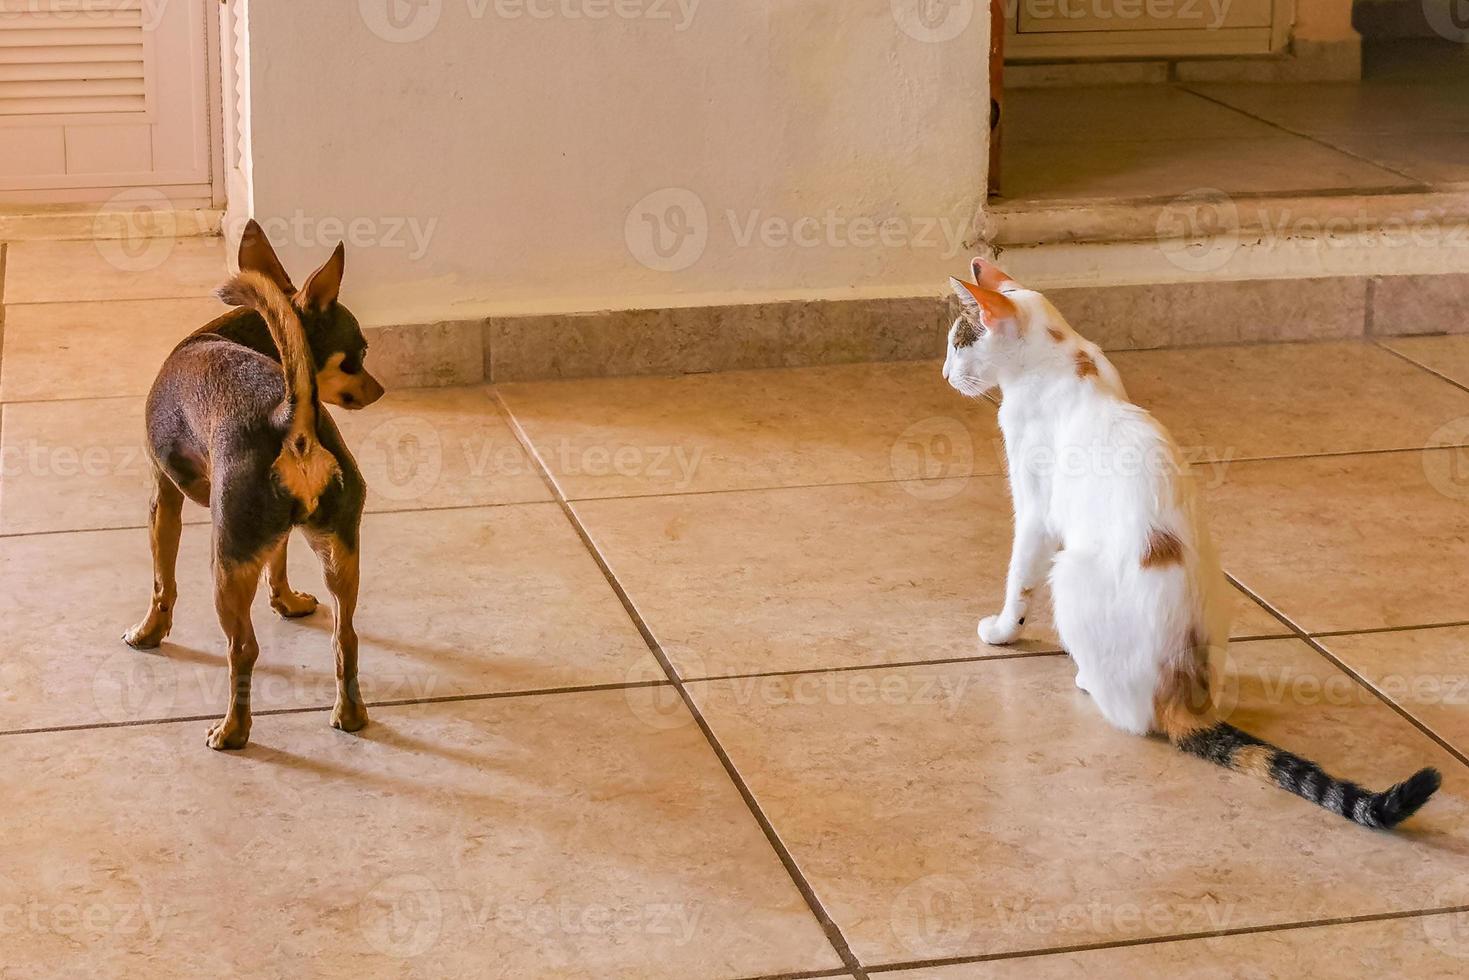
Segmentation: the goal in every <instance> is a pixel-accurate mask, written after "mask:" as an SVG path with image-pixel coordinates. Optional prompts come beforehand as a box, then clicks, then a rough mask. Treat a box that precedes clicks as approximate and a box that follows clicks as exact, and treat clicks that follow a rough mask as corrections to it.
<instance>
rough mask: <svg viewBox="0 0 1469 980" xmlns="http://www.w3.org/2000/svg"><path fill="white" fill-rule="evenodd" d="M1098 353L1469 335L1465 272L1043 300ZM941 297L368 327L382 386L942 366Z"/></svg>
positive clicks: (1053, 294) (1055, 292)
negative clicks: (938, 361)
mask: <svg viewBox="0 0 1469 980" xmlns="http://www.w3.org/2000/svg"><path fill="white" fill-rule="evenodd" d="M1046 295H1047V296H1049V297H1050V299H1051V301H1052V302H1054V303H1055V304H1056V307H1057V308H1058V309H1060V310H1061V312H1062V313H1063V314H1064V315H1065V316H1066V318H1067V319H1068V320H1070V321H1071V323H1072V324H1073V325H1074V326H1075V327H1076V328H1077V329H1078V330H1080V331H1081V332H1082V333H1083V334H1084V335H1086V336H1087V337H1089V338H1091V339H1092V340H1094V341H1096V342H1097V343H1099V344H1101V345H1102V346H1103V347H1105V348H1107V349H1108V350H1137V349H1145V348H1152V347H1188V346H1197V345H1203V344H1227V343H1263V342H1271V341H1305V340H1340V339H1349V338H1353V337H1368V336H1403V335H1408V334H1432V333H1469V316H1465V314H1464V308H1465V306H1466V303H1465V298H1466V297H1469V273H1463V274H1451V275H1405V276H1339V277H1326V278H1318V279H1251V280H1232V281H1204V282H1182V283H1178V282H1175V283H1154V284H1145V285H1100V286H1075V287H1068V288H1059V289H1052V290H1049V291H1048V292H1047V294H1046ZM955 316H957V310H956V309H955V306H954V303H953V302H952V301H951V300H950V299H948V298H946V297H933V298H929V297H908V298H897V299H875V300H843V301H839V302H783V303H755V304H749V305H744V306H713V307H684V308H677V309H665V310H631V311H623V312H606V313H587V314H575V315H567V316H521V317H493V318H489V319H481V320H462V321H454V322H447V323H433V324H422V325H410V326H401V327H376V328H372V329H369V330H368V340H369V343H370V344H371V346H372V353H371V356H370V360H369V363H370V364H371V366H372V369H373V371H374V372H375V373H377V375H378V376H379V377H380V378H381V379H382V381H383V383H384V384H386V385H388V386H389V387H390V388H418V387H438V386H447V385H470V384H481V383H484V382H505V381H543V380H556V379H571V378H591V377H611V376H617V375H637V374H697V373H703V372H708V371H731V370H740V369H748V368H777V367H808V366H813V365H818V364H849V363H856V362H861V361H907V360H922V359H925V358H938V357H941V356H942V354H943V350H944V338H945V336H946V333H947V331H948V327H949V324H950V323H952V321H953V318H954V317H955Z"/></svg>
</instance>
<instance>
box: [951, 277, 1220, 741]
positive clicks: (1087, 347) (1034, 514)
mask: <svg viewBox="0 0 1469 980" xmlns="http://www.w3.org/2000/svg"><path fill="white" fill-rule="evenodd" d="M978 278H980V279H981V280H984V279H985V278H986V276H983V275H981V276H978ZM988 278H990V280H991V284H992V285H994V286H996V287H997V288H996V289H995V290H994V292H997V293H999V294H1001V295H1002V296H1003V298H1004V299H1005V300H1008V301H1009V303H1011V304H1013V312H1014V315H1013V316H1008V315H1007V314H1008V313H1009V312H1010V311H1009V310H1008V309H1006V308H1005V304H1004V303H1000V302H995V303H991V304H990V305H991V306H993V307H996V308H997V309H994V310H984V309H981V305H980V302H979V300H978V299H977V298H976V296H975V294H974V292H973V290H971V288H970V287H968V286H966V285H965V284H964V283H962V282H961V281H959V280H952V282H951V284H952V286H953V288H954V291H955V293H956V294H957V295H958V296H959V299H960V301H961V302H962V303H963V304H964V307H965V311H966V314H967V316H961V317H960V319H959V320H958V321H956V322H955V324H954V327H953V328H952V329H951V331H950V342H949V348H948V356H947V358H946V360H945V363H944V377H945V378H946V379H948V381H949V383H950V384H951V385H953V386H954V387H955V388H956V389H958V390H959V391H960V392H962V393H964V394H966V395H971V396H974V395H980V394H984V393H986V392H988V391H990V390H992V389H994V388H995V387H998V388H999V389H1000V390H1001V392H1002V393H1003V400H1002V402H1001V405H1000V412H999V417H1000V429H1001V430H1002V432H1003V433H1004V436H1005V452H1006V456H1007V462H1008V465H1009V473H1010V487H1011V492H1012V496H1013V498H1014V507H1015V540H1014V548H1013V551H1012V554H1011V560H1010V573H1009V577H1008V580H1007V581H1006V585H1005V605H1004V608H1003V609H1001V610H1000V611H999V613H997V614H996V615H993V616H988V617H986V618H985V619H983V620H981V621H980V624H979V637H980V639H981V640H983V641H984V642H985V643H990V644H1006V643H1012V642H1014V641H1015V640H1016V639H1018V638H1019V636H1020V633H1021V630H1022V627H1023V623H1024V620H1025V619H1026V617H1027V615H1028V614H1029V612H1030V609H1031V605H1032V596H1033V592H1034V590H1035V588H1036V587H1037V586H1038V585H1039V584H1040V583H1041V582H1042V580H1043V579H1044V577H1045V576H1046V574H1047V573H1048V572H1049V575H1050V586H1051V600H1052V605H1053V611H1054V618H1055V624H1056V630H1057V633H1058V634H1059V636H1060V639H1061V643H1062V645H1063V646H1064V647H1065V648H1066V650H1067V651H1068V652H1069V653H1070V654H1071V656H1072V657H1073V658H1074V660H1075V661H1076V667H1077V674H1076V683H1077V686H1078V687H1081V688H1083V689H1084V690H1086V691H1087V692H1089V693H1090V694H1091V695H1092V697H1093V698H1094V699H1095V701H1096V704H1097V707H1098V708H1099V709H1100V710H1101V712H1102V714H1103V715H1104V716H1105V717H1106V718H1107V720H1108V721H1110V722H1111V723H1112V724H1114V725H1116V726H1117V727H1119V728H1122V729H1125V730H1126V731H1129V732H1134V733H1137V734H1144V733H1147V732H1150V731H1157V730H1161V727H1162V726H1163V724H1164V723H1165V721H1166V719H1162V718H1158V717H1156V711H1157V699H1158V696H1159V693H1160V685H1161V684H1163V683H1164V682H1165V680H1166V679H1167V678H1168V677H1169V672H1170V671H1175V670H1184V671H1187V670H1190V669H1194V668H1195V667H1196V666H1198V665H1199V664H1200V662H1201V661H1202V660H1203V658H1204V657H1205V656H1206V653H1205V651H1206V650H1215V651H1218V650H1222V649H1223V648H1224V647H1225V645H1226V644H1227V642H1228V637H1229V614H1230V604H1229V601H1228V591H1227V585H1226V582H1225V579H1224V575H1223V572H1222V570H1221V568H1220V564H1219V559H1218V556H1217V554H1216V552H1215V550H1214V546H1213V544H1212V543H1211V542H1210V540H1209V532H1208V529H1207V527H1206V525H1205V522H1204V517H1203V514H1202V512H1201V509H1200V505H1199V500H1198V494H1197V492H1196V490H1195V488H1194V481H1193V479H1192V477H1191V475H1190V472H1189V469H1188V465H1187V463H1186V462H1185V460H1184V459H1183V457H1182V454H1181V453H1180V451H1179V448H1178V446H1177V445H1176V444H1175V443H1174V441H1173V439H1172V438H1171V437H1170V436H1169V434H1168V432H1167V431H1166V430H1165V429H1164V428H1163V426H1162V425H1160V424H1159V423H1158V421H1157V420H1156V419H1154V418H1153V417H1152V416H1151V415H1149V414H1148V413H1147V412H1146V411H1144V410H1142V409H1141V408H1138V407H1137V406H1136V405H1133V404H1132V403H1131V402H1130V401H1128V398H1127V392H1126V391H1125V390H1124V389H1123V386H1122V381H1121V379H1120V378H1119V377H1118V374H1117V371H1116V369H1115V368H1114V367H1113V366H1112V364H1111V363H1110V362H1109V361H1108V360H1107V358H1106V356H1105V355H1103V353H1102V352H1101V350H1100V349H1099V348H1098V347H1097V345H1095V344H1093V343H1091V342H1090V341H1088V340H1086V339H1084V338H1083V337H1081V336H1080V335H1078V334H1077V333H1076V331H1075V330H1073V329H1072V328H1071V327H1070V325H1069V324H1067V322H1066V320H1065V318H1064V317H1062V315H1061V314H1060V312H1059V311H1057V310H1056V308H1055V307H1054V306H1052V305H1051V303H1050V302H1049V301H1047V300H1046V298H1045V297H1044V296H1042V295H1041V294H1040V293H1038V292H1035V291H1033V290H1029V289H1025V288H1023V287H1021V286H1020V285H1019V284H1017V283H1015V282H1014V281H1013V280H1009V279H1008V278H1005V277H1004V276H1003V273H998V270H994V269H993V267H990V272H989V274H988ZM966 320H967V321H968V323H969V324H971V325H981V326H982V329H979V330H978V331H977V333H978V337H977V339H975V340H974V341H973V343H970V344H968V345H967V346H956V345H955V343H954V341H955V339H956V336H960V335H961V331H963V330H964V328H965V324H966ZM971 328H972V327H971ZM961 339H967V338H965V337H961ZM1160 544H1162V545H1164V547H1162V548H1159V545H1160ZM1160 552H1161V553H1160ZM1195 658H1196V659H1195ZM1205 669H1207V667H1205ZM1206 683H1207V682H1206ZM1211 686H1212V685H1211ZM1196 707H1197V708H1204V707H1205V706H1203V705H1198V706H1196Z"/></svg>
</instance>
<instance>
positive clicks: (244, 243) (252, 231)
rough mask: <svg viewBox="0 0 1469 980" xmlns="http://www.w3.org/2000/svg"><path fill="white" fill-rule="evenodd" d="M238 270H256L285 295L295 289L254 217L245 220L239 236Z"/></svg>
mask: <svg viewBox="0 0 1469 980" xmlns="http://www.w3.org/2000/svg"><path fill="white" fill-rule="evenodd" d="M240 271H241V272H258V273H260V274H261V275H263V276H265V278H267V279H269V280H270V281H271V282H273V283H275V284H276V285H277V286H279V287H280V288H281V292H283V293H285V294H286V295H287V296H289V295H291V294H292V293H294V292H295V291H296V287H295V286H293V285H291V277H290V276H288V275H286V268H285V266H283V265H281V260H280V259H278V258H277V257H276V254H275V249H274V248H272V247H271V244H270V239H269V238H266V237H265V230H264V229H263V228H261V227H260V225H259V224H257V223H256V221H255V219H254V218H251V219H250V220H249V221H247V222H245V233H244V234H243V235H241V236H240Z"/></svg>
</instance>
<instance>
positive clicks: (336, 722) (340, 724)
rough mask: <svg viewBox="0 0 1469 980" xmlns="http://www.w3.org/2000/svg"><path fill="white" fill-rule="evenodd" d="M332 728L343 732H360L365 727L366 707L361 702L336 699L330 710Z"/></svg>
mask: <svg viewBox="0 0 1469 980" xmlns="http://www.w3.org/2000/svg"><path fill="white" fill-rule="evenodd" d="M332 727H333V728H335V729H337V730H338V731H343V732H360V731H362V729H364V728H366V727H367V706H366V705H365V704H363V703H362V702H361V701H346V700H342V699H338V700H337V703H336V706H335V707H333V708H332Z"/></svg>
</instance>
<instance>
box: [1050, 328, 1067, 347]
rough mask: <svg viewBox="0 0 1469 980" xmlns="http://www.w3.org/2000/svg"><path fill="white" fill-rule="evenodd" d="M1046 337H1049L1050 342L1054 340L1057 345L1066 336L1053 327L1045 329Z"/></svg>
mask: <svg viewBox="0 0 1469 980" xmlns="http://www.w3.org/2000/svg"><path fill="white" fill-rule="evenodd" d="M1046 336H1047V337H1050V338H1051V339H1052V340H1054V341H1055V342H1056V343H1058V344H1059V343H1060V342H1061V341H1063V340H1065V339H1066V335H1065V334H1064V333H1062V332H1061V331H1059V330H1057V329H1056V328H1055V327H1047V328H1046Z"/></svg>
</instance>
